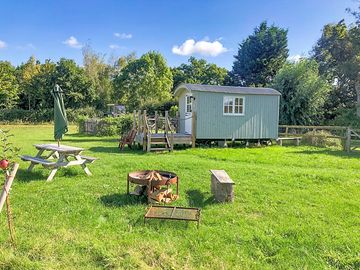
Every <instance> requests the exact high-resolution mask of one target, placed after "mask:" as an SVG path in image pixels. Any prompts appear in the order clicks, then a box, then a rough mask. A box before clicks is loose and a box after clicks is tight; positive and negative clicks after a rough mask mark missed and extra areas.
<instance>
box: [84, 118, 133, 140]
mask: <svg viewBox="0 0 360 270" xmlns="http://www.w3.org/2000/svg"><path fill="white" fill-rule="evenodd" d="M88 119H90V118H85V117H81V118H79V120H78V125H79V133H84V132H85V122H86V120H88ZM132 124H133V116H132V115H131V114H124V115H121V116H118V117H106V118H102V119H99V121H98V122H97V126H96V132H95V135H97V136H115V135H121V134H124V133H127V132H129V130H130V129H131V127H132Z"/></svg>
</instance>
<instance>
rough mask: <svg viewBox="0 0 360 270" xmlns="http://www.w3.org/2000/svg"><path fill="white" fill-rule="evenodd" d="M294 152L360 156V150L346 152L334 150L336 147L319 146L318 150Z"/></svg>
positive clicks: (348, 156)
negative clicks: (325, 147)
mask: <svg viewBox="0 0 360 270" xmlns="http://www.w3.org/2000/svg"><path fill="white" fill-rule="evenodd" d="M291 153H293V154H301V155H318V154H322V155H331V156H336V157H341V158H345V159H348V158H360V151H352V152H350V153H348V152H345V151H344V150H334V149H324V148H318V149H316V150H301V151H292V152H291Z"/></svg>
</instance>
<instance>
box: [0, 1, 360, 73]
mask: <svg viewBox="0 0 360 270" xmlns="http://www.w3.org/2000/svg"><path fill="white" fill-rule="evenodd" d="M358 5H359V2H357V1H356V0H271V1H270V0H218V1H214V0H208V1H205V0H192V1H188V0H182V1H180V0H177V1H172V0H152V1H150V0H148V1H145V0H143V1H141V0H131V1H130V0H128V1H125V0H123V1H120V0H117V1H116V0H114V1H110V0H102V1H101V0H98V1H93V0H87V1H83V0H78V1H76V0H73V1H68V0H48V1H40V0H38V1H34V0H27V1H25V0H24V1H16V0H12V1H10V0H0V60H7V61H10V62H12V63H13V64H14V65H18V64H20V63H22V62H26V61H27V59H28V58H29V57H30V56H31V55H34V56H35V57H36V58H37V59H39V60H40V61H42V62H43V61H44V60H45V59H51V60H53V61H58V60H59V59H60V58H61V57H66V58H71V59H74V60H75V61H76V62H77V63H78V64H80V65H81V64H82V52H81V48H82V46H84V44H89V45H90V46H91V47H92V48H93V49H94V50H95V51H96V52H99V53H102V54H105V57H106V59H113V58H114V57H118V56H121V55H126V54H129V53H131V52H136V55H137V56H138V57H139V56H141V55H142V54H143V53H145V52H147V51H150V50H155V51H159V52H160V53H162V54H163V55H164V57H165V58H166V60H167V62H168V64H169V65H170V66H178V65H180V64H181V63H185V62H187V60H188V58H189V57H190V56H195V57H197V58H204V59H206V60H207V61H209V62H211V63H215V64H217V65H219V66H222V67H225V68H227V69H231V67H232V64H233V61H234V55H235V54H236V53H237V50H238V46H239V43H241V42H242V41H243V40H244V39H245V38H246V37H247V36H248V35H250V34H251V33H252V32H253V31H254V28H255V27H257V26H258V25H259V24H260V23H261V22H262V21H264V20H267V21H268V23H269V24H275V25H276V26H279V27H282V28H286V29H288V48H289V55H290V58H292V59H295V58H297V57H298V56H307V55H308V53H309V51H310V50H311V49H312V47H313V46H314V44H315V42H316V40H317V39H318V38H319V37H320V35H321V29H322V27H323V26H324V25H325V24H327V23H336V22H338V21H340V20H341V19H345V20H346V22H347V23H351V22H353V18H352V16H351V15H350V14H348V13H347V12H346V11H345V9H346V8H348V7H350V8H352V9H355V8H356V7H357V6H358ZM109 61H110V60H109Z"/></svg>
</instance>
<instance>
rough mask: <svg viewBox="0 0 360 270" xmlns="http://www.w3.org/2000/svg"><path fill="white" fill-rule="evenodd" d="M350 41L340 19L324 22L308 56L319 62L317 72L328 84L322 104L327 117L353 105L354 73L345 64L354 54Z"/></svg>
mask: <svg viewBox="0 0 360 270" xmlns="http://www.w3.org/2000/svg"><path fill="white" fill-rule="evenodd" d="M353 42H354V39H353V38H352V37H351V33H350V31H349V28H348V26H347V25H346V24H345V22H344V20H341V21H340V22H339V23H337V24H327V25H325V26H324V28H323V30H322V35H321V37H320V39H319V40H318V41H317V43H316V45H315V46H314V49H313V52H312V57H313V58H314V59H315V60H316V61H317V62H318V63H319V71H320V74H321V75H322V76H324V77H325V78H326V79H327V80H328V82H329V83H330V84H332V90H331V92H330V96H329V101H328V102H327V104H326V111H327V113H326V114H327V115H326V118H327V119H332V118H334V117H335V116H336V115H337V114H338V113H339V111H341V109H343V108H351V107H353V106H354V105H355V102H356V90H355V81H356V76H354V74H351V72H349V71H350V70H349V64H351V63H352V59H353V58H354V57H355V55H356V52H355V51H354V44H353ZM355 70H357V68H356V69H355Z"/></svg>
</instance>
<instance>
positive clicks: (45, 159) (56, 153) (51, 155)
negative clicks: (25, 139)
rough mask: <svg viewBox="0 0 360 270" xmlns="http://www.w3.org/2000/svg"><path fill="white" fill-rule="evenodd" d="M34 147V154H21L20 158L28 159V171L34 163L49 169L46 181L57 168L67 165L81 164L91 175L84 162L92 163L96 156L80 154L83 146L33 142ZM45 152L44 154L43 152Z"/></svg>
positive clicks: (52, 175)
mask: <svg viewBox="0 0 360 270" xmlns="http://www.w3.org/2000/svg"><path fill="white" fill-rule="evenodd" d="M34 146H35V148H36V149H37V150H38V153H37V154H36V156H34V157H33V156H29V155H23V156H21V159H22V160H23V161H30V166H29V168H28V171H29V172H30V171H31V170H32V169H33V168H34V166H35V165H42V166H43V167H45V168H49V169H51V172H50V175H49V177H48V178H47V181H51V180H52V179H53V178H54V176H55V174H56V172H57V170H58V169H59V168H61V167H64V168H67V167H69V166H81V167H82V168H83V170H84V171H85V173H86V174H87V175H89V176H90V175H91V172H90V170H89V168H88V167H86V164H90V163H93V162H94V161H95V160H97V158H95V157H88V156H82V155H81V152H82V151H83V150H84V149H83V148H79V147H73V146H67V145H61V146H58V145H56V144H35V145H34ZM45 152H46V154H45Z"/></svg>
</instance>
